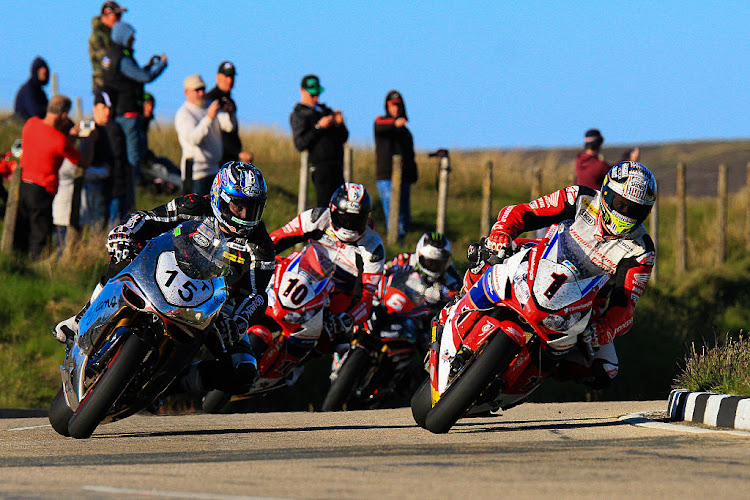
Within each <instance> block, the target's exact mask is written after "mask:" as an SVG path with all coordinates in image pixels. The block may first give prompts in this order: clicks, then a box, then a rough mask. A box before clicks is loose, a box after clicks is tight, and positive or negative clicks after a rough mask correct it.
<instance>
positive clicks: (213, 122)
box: [174, 73, 234, 195]
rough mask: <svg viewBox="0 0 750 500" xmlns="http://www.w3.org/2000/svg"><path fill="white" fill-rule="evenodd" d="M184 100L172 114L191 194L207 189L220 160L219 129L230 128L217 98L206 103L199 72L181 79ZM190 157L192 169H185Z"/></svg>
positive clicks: (226, 130) (182, 163)
mask: <svg viewBox="0 0 750 500" xmlns="http://www.w3.org/2000/svg"><path fill="white" fill-rule="evenodd" d="M183 88H184V91H185V103H184V104H183V105H182V106H181V107H180V109H178V110H177V114H176V115H175V117H174V125H175V129H177V139H179V141H180V146H182V160H181V162H180V168H181V170H182V179H183V184H184V181H185V180H186V179H187V177H188V175H189V176H190V181H191V182H192V190H191V192H192V193H195V194H198V195H206V194H208V193H209V192H210V191H211V185H212V184H213V180H214V176H216V172H218V171H219V167H220V165H219V161H221V152H222V145H221V132H222V131H224V132H231V131H232V130H233V129H234V125H233V124H232V120H231V118H230V116H229V113H227V112H226V111H224V110H223V109H222V108H221V106H222V103H221V101H220V100H214V101H211V104H208V105H206V98H205V96H206V84H205V83H203V78H201V75H199V74H197V73H196V74H193V75H190V76H188V77H187V78H185V81H184V82H183ZM188 159H191V160H192V162H193V164H192V172H190V173H188V172H187V168H186V167H187V161H188Z"/></svg>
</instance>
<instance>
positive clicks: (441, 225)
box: [435, 154, 451, 234]
mask: <svg viewBox="0 0 750 500" xmlns="http://www.w3.org/2000/svg"><path fill="white" fill-rule="evenodd" d="M450 173H451V159H450V156H448V155H447V154H446V155H445V156H441V157H440V180H439V183H438V206H437V223H436V224H435V230H436V231H437V232H438V233H443V234H445V217H446V213H447V208H448V185H449V183H450Z"/></svg>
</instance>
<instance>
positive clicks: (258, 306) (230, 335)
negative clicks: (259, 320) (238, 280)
mask: <svg viewBox="0 0 750 500" xmlns="http://www.w3.org/2000/svg"><path fill="white" fill-rule="evenodd" d="M264 305H265V300H263V296H262V295H258V294H251V295H248V296H247V297H244V298H243V299H242V300H241V301H239V304H237V306H236V307H234V308H233V309H232V311H231V312H230V313H228V314H226V315H224V316H222V318H221V319H220V320H218V321H217V322H216V328H217V329H218V330H219V333H220V334H221V337H222V339H223V340H224V343H225V344H227V345H230V346H231V345H233V344H234V343H235V342H237V341H238V340H239V339H240V338H241V337H242V336H243V335H245V333H247V330H248V328H250V326H252V324H253V321H252V318H253V315H254V314H255V313H256V312H257V311H263V310H264V309H263V306H264Z"/></svg>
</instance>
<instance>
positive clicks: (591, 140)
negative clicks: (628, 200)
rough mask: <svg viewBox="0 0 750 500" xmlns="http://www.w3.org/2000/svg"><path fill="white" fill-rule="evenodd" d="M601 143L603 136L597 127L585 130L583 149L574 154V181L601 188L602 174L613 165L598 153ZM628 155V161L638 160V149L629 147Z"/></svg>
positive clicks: (605, 173)
mask: <svg viewBox="0 0 750 500" xmlns="http://www.w3.org/2000/svg"><path fill="white" fill-rule="evenodd" d="M602 144H604V137H602V134H601V132H599V130H598V129H595V128H592V129H589V130H587V131H586V135H585V138H584V144H583V148H584V150H583V151H581V152H580V153H578V156H576V179H577V180H576V183H577V184H578V185H579V186H587V187H590V188H591V189H596V190H599V189H601V187H602V182H604V176H605V175H607V172H609V169H610V168H612V167H613V166H614V165H615V164H614V163H612V164H609V163H607V162H606V161H604V156H603V155H602V154H600V151H601V147H602ZM628 156H629V158H627V159H629V160H630V161H639V160H640V151H639V149H638V148H635V149H631V150H630V153H629V154H628Z"/></svg>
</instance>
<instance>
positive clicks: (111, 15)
mask: <svg viewBox="0 0 750 500" xmlns="http://www.w3.org/2000/svg"><path fill="white" fill-rule="evenodd" d="M127 10H128V9H126V8H125V7H120V6H119V5H118V4H117V2H104V4H102V9H101V13H100V14H99V15H98V16H94V17H93V18H92V19H91V35H89V59H90V60H91V70H92V71H91V78H92V90H93V91H94V92H96V89H98V88H99V87H102V86H103V85H104V69H103V68H102V59H104V56H105V55H106V54H107V48H109V46H110V44H111V43H112V26H114V25H115V23H116V22H118V21H119V20H120V19H121V18H122V13H123V12H125V11H127Z"/></svg>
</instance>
